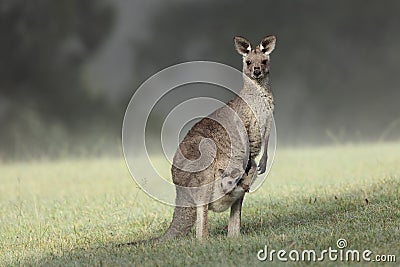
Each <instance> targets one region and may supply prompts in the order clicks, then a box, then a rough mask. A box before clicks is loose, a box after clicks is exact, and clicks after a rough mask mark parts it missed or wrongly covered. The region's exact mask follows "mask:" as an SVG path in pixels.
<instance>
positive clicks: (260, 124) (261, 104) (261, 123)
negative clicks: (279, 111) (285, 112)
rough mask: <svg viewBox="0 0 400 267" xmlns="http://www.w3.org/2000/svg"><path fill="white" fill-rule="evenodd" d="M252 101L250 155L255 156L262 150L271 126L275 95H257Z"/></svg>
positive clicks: (249, 133) (249, 135)
mask: <svg viewBox="0 0 400 267" xmlns="http://www.w3.org/2000/svg"><path fill="white" fill-rule="evenodd" d="M255 97H257V98H256V99H252V102H251V103H254V104H255V105H252V106H251V108H250V109H251V113H250V116H251V119H250V120H249V125H248V137H249V145H250V157H251V158H255V157H256V156H257V155H258V154H259V153H260V150H261V146H262V145H263V144H264V142H265V139H266V138H267V136H266V134H267V129H269V128H270V123H271V121H272V114H273V109H274V104H273V97H272V95H271V94H263V95H261V96H259V95H256V96H255ZM268 134H269V131H268Z"/></svg>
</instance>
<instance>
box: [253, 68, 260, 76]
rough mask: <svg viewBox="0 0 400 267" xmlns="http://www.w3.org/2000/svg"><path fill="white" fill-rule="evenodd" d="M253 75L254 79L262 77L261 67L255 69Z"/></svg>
mask: <svg viewBox="0 0 400 267" xmlns="http://www.w3.org/2000/svg"><path fill="white" fill-rule="evenodd" d="M253 75H254V77H259V76H260V75H261V69H260V68H259V67H258V68H257V67H254V71H253Z"/></svg>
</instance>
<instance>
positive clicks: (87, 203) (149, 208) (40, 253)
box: [0, 143, 400, 266]
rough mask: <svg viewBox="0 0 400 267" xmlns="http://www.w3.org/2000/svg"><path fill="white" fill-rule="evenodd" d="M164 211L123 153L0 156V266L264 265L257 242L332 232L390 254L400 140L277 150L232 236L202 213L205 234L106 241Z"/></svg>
mask: <svg viewBox="0 0 400 267" xmlns="http://www.w3.org/2000/svg"><path fill="white" fill-rule="evenodd" d="M366 199H367V200H368V204H367V200H366ZM172 212H173V208H172V207H170V206H166V205H163V204H161V203H159V202H158V201H155V200H153V199H152V198H150V197H148V196H147V195H145V194H144V193H143V192H142V191H140V190H139V189H138V188H137V186H136V184H135V183H134V182H133V180H132V179H131V178H130V176H129V173H128V170H127V168H126V166H125V163H124V161H123V159H122V158H121V159H115V158H102V159H87V160H82V159H79V160H73V159H71V160H62V161H56V162H50V161H42V162H29V163H0V266H3V265H12V266H15V265H60V266H64V265H107V266H109V265H118V266H120V265H130V266H132V265H140V266H142V265H143V264H144V265H146V266H147V265H149V266H151V265H156V266H169V265H185V266H188V265H192V266H197V265H208V266H217V265H225V266H231V265H243V266H245V265H264V266H266V265H268V264H269V265H270V264H271V263H269V262H259V261H258V260H257V258H256V254H257V251H259V250H260V249H262V248H263V247H264V245H268V246H269V247H270V248H271V249H276V250H279V249H286V250H287V251H289V250H291V249H296V250H304V249H317V250H322V249H327V248H328V247H330V246H331V247H332V248H336V240H338V239H339V238H345V239H346V240H347V241H348V248H349V249H359V250H364V249H369V250H371V251H373V252H374V253H376V254H395V255H396V256H397V263H398V262H400V143H387V144H370V145H354V146H353V145H349V146H340V147H320V148H302V149H300V148H298V149H281V150H278V151H277V154H276V158H275V162H274V165H273V167H272V171H271V174H270V176H268V178H267V179H266V181H265V182H264V184H263V186H262V187H261V188H260V189H259V190H258V191H256V192H255V193H252V194H249V195H247V196H246V199H245V202H244V207H243V214H242V218H243V221H242V224H243V225H242V236H241V237H240V238H238V239H228V238H226V225H227V221H228V215H229V214H228V212H224V213H220V214H215V213H211V214H210V224H209V230H210V237H209V239H208V240H207V241H205V242H198V241H197V240H196V239H195V238H194V235H193V233H192V235H191V236H190V237H188V238H185V239H181V240H177V241H174V242H167V243H163V244H156V245H140V246H139V247H123V248H117V247H115V245H116V244H119V243H124V242H129V241H134V240H141V239H147V238H150V237H155V236H158V235H160V234H161V233H162V232H163V231H165V229H166V228H167V227H168V224H169V222H170V220H171V216H172ZM275 263H276V262H275ZM326 263H328V262H325V264H326ZM331 264H332V265H335V263H331ZM316 265H322V264H321V263H316Z"/></svg>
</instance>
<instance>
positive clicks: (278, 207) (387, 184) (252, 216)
mask: <svg viewBox="0 0 400 267" xmlns="http://www.w3.org/2000/svg"><path fill="white" fill-rule="evenodd" d="M399 192H400V181H398V180H395V179H390V180H384V181H380V182H377V183H376V184H373V185H371V186H369V187H364V188H362V189H358V190H354V191H351V192H347V193H346V194H345V195H341V196H340V197H338V196H335V195H327V194H321V195H318V194H316V195H315V196H312V198H311V199H304V198H292V199H286V200H285V199H283V200H282V201H280V202H276V203H271V202H270V201H267V200H266V201H261V200H255V201H252V202H250V203H246V204H245V206H244V211H243V215H242V217H243V222H242V223H243V225H242V236H241V237H240V238H239V239H236V241H232V240H231V239H227V238H226V229H225V228H226V224H227V221H226V220H225V219H226V216H221V217H224V219H222V218H221V219H219V217H218V216H214V218H213V219H212V220H211V222H210V226H209V227H210V239H209V240H208V241H206V242H203V243H199V242H197V241H196V240H195V238H194V237H193V233H192V235H191V236H190V237H188V238H183V239H180V240H174V241H173V242H165V243H162V244H157V246H154V245H140V246H138V247H133V246H131V247H122V248H118V247H116V245H117V243H119V242H121V243H123V242H127V241H132V240H118V241H116V242H115V243H112V242H111V243H109V244H105V245H104V244H95V243H92V244H91V247H90V248H86V249H84V248H76V249H74V250H73V251H64V252H63V256H55V255H51V254H48V255H45V256H44V257H43V258H41V259H40V260H39V261H35V262H25V264H33V265H62V266H64V265H118V266H121V265H131V266H132V265H142V264H147V265H169V264H172V265H189V264H193V263H194V262H196V261H195V260H196V257H198V256H197V254H199V255H203V256H204V254H207V255H210V256H209V257H208V258H209V261H207V262H203V263H204V264H205V265H211V263H212V264H215V258H218V261H217V263H223V265H230V264H229V260H232V261H233V262H232V263H233V264H235V265H237V264H238V263H240V262H242V263H243V264H244V263H246V261H249V260H248V259H247V258H246V255H247V257H249V256H248V255H250V254H251V255H252V257H253V258H254V260H256V258H255V257H254V252H255V251H257V250H255V249H257V248H262V247H263V245H264V244H265V242H268V243H269V244H273V245H276V247H277V248H280V247H291V246H295V247H298V248H304V247H306V248H307V247H308V248H313V247H317V248H327V247H328V246H329V245H332V241H333V240H337V239H338V238H346V239H348V240H351V241H352V245H353V246H356V247H360V248H362V247H364V248H365V247H368V248H374V249H376V250H378V251H380V250H384V249H386V248H388V247H392V248H393V247H394V249H395V250H397V251H399V244H398V237H395V235H394V234H393V232H396V231H397V233H399V232H400V231H399V224H400V200H399V198H400V195H399V194H400V193H399ZM377 235H378V236H379V237H378V238H377ZM285 236H286V237H285ZM152 237H153V236H152ZM149 238H150V237H149ZM264 241H265V242H264ZM238 243H239V244H238ZM227 244H229V247H227ZM232 247H233V248H232ZM228 251H230V252H229V253H232V251H234V253H233V256H232V254H230V255H231V256H229V259H228V258H227V259H226V260H223V261H220V260H221V256H218V255H220V254H221V253H222V255H225V254H226V253H228ZM235 257H237V258H235ZM203 259H204V257H203ZM247 263H248V262H247Z"/></svg>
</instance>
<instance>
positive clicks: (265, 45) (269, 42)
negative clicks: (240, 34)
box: [258, 35, 276, 55]
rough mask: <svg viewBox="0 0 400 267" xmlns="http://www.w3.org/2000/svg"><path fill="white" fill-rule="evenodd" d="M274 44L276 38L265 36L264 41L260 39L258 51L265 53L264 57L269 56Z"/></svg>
mask: <svg viewBox="0 0 400 267" xmlns="http://www.w3.org/2000/svg"><path fill="white" fill-rule="evenodd" d="M275 43H276V37H275V36H273V35H270V36H267V37H265V38H264V39H262V40H261V42H260V44H259V45H258V46H259V47H260V50H261V51H262V52H263V53H265V54H266V55H269V54H271V52H272V51H274V49H275Z"/></svg>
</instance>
